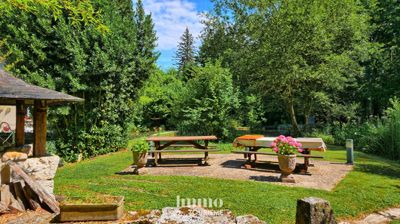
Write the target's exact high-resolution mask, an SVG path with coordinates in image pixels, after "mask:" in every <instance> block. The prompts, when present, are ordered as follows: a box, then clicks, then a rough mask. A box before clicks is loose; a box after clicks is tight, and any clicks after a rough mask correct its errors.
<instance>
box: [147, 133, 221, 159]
mask: <svg viewBox="0 0 400 224" xmlns="http://www.w3.org/2000/svg"><path fill="white" fill-rule="evenodd" d="M217 139H218V138H217V137H216V136H214V135H211V136H152V137H148V138H147V139H146V141H148V142H153V143H154V150H151V151H150V152H149V153H151V154H152V155H153V158H154V164H153V165H155V166H157V165H158V163H159V161H160V160H161V159H162V158H161V153H190V152H202V153H204V164H203V165H208V153H209V152H212V151H218V150H210V149H209V146H208V143H209V141H213V140H217ZM200 141H201V142H204V144H201V143H200ZM181 143H186V144H187V145H183V144H181ZM167 147H192V148H195V149H197V150H164V149H165V148H167Z"/></svg>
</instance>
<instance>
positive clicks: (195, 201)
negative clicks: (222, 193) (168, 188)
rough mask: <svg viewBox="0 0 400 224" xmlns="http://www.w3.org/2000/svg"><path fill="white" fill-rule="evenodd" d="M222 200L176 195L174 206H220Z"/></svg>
mask: <svg viewBox="0 0 400 224" xmlns="http://www.w3.org/2000/svg"><path fill="white" fill-rule="evenodd" d="M223 205H224V201H223V200H222V199H220V198H217V199H212V198H181V196H180V195H178V196H176V207H178V208H179V207H203V208H222V206H223Z"/></svg>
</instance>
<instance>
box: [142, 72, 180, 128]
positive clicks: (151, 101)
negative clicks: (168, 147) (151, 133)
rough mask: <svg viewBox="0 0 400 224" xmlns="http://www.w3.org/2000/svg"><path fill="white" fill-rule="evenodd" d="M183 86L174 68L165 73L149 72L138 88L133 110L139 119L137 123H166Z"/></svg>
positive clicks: (150, 124)
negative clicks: (149, 74)
mask: <svg viewBox="0 0 400 224" xmlns="http://www.w3.org/2000/svg"><path fill="white" fill-rule="evenodd" d="M183 88H184V86H183V83H182V81H181V80H179V79H178V78H177V72H176V71H175V70H170V71H168V72H166V73H164V72H162V71H156V72H154V73H153V74H151V76H150V77H149V79H148V80H146V82H145V83H144V85H143V87H142V88H141V89H140V91H139V93H138V100H137V101H136V103H135V105H136V107H135V111H136V114H137V116H138V117H139V119H140V120H139V121H137V123H139V124H142V125H143V126H145V127H147V128H152V127H160V126H165V125H168V121H169V119H170V118H171V115H172V108H173V105H174V104H175V103H176V101H177V100H178V98H179V96H180V95H179V94H180V93H181V92H182V91H183ZM171 126H172V127H173V125H171Z"/></svg>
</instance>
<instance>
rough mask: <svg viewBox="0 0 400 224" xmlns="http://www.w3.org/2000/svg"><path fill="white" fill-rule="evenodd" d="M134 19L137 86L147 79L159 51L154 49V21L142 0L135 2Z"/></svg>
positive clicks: (155, 39)
mask: <svg viewBox="0 0 400 224" xmlns="http://www.w3.org/2000/svg"><path fill="white" fill-rule="evenodd" d="M134 20H135V23H136V26H137V34H136V43H137V47H136V50H135V52H134V54H135V63H136V69H135V74H136V77H137V79H138V80H136V81H137V82H136V83H138V86H137V87H140V86H141V84H142V83H143V82H144V81H145V80H147V78H148V77H149V76H150V73H151V72H153V70H154V68H155V62H156V61H157V59H158V57H159V52H156V51H155V48H156V47H157V36H156V32H155V30H154V23H153V19H152V17H151V14H149V15H146V13H145V11H144V8H143V2H142V0H138V1H137V3H136V11H135V16H134Z"/></svg>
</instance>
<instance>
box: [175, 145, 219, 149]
mask: <svg viewBox="0 0 400 224" xmlns="http://www.w3.org/2000/svg"><path fill="white" fill-rule="evenodd" d="M168 147H172V148H195V149H203V148H199V147H196V146H193V145H189V144H173V145H170V146H168ZM216 148H217V147H216V146H207V149H216Z"/></svg>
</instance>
